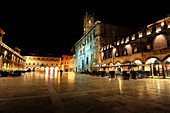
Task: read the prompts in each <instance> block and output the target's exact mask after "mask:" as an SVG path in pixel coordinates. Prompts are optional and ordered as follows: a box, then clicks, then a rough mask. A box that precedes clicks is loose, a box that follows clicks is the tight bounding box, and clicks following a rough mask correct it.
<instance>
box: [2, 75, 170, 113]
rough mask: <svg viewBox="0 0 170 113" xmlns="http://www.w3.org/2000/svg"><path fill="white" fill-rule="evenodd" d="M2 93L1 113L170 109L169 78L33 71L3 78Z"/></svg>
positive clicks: (112, 112) (130, 111)
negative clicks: (116, 76)
mask: <svg viewBox="0 0 170 113" xmlns="http://www.w3.org/2000/svg"><path fill="white" fill-rule="evenodd" d="M0 92H1V93H0V113H23V112H26V113H34V112H35V113H39V112H42V113H47V112H48V113H62V112H64V113H106V112H107V113H114V112H116V113H119V112H120V113H122V112H123V113H126V112H129V113H132V112H139V113H140V112H141V113H143V112H148V113H150V112H158V113H162V112H170V82H169V79H138V80H122V79H121V78H118V79H111V78H108V77H103V78H102V77H95V76H89V75H85V74H75V73H72V72H68V73H63V75H62V76H61V75H60V73H57V72H54V73H53V72H46V73H41V72H31V73H25V74H22V76H21V77H15V78H0Z"/></svg>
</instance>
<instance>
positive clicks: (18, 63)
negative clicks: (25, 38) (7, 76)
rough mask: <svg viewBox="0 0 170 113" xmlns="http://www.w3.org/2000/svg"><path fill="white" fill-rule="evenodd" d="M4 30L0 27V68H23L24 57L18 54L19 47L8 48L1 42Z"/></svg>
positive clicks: (6, 69)
mask: <svg viewBox="0 0 170 113" xmlns="http://www.w3.org/2000/svg"><path fill="white" fill-rule="evenodd" d="M4 34H5V32H4V31H3V30H2V29H0V70H5V71H15V70H23V69H24V66H25V59H24V58H23V57H22V56H21V55H20V51H21V50H20V49H19V48H17V47H15V49H12V48H10V47H9V46H8V45H6V44H5V43H3V42H2V38H3V35H4Z"/></svg>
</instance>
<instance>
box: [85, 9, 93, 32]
mask: <svg viewBox="0 0 170 113" xmlns="http://www.w3.org/2000/svg"><path fill="white" fill-rule="evenodd" d="M93 24H94V13H92V15H89V14H88V12H86V15H85V16H84V31H83V34H86V33H87V32H88V30H89V28H90V27H91V26H92V25H93Z"/></svg>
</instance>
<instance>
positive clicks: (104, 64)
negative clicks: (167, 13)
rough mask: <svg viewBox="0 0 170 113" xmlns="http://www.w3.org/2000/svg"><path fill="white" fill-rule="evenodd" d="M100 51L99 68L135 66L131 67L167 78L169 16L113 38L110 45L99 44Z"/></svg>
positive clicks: (169, 49)
mask: <svg viewBox="0 0 170 113" xmlns="http://www.w3.org/2000/svg"><path fill="white" fill-rule="evenodd" d="M100 51H101V55H102V57H101V64H98V68H100V70H105V71H107V72H108V71H116V72H117V71H118V70H121V71H127V70H129V66H125V65H138V66H135V67H133V70H136V71H138V70H144V71H151V72H152V76H167V77H170V17H167V18H165V19H162V20H160V21H157V22H155V23H153V24H150V25H148V26H147V27H146V28H143V29H141V30H140V31H138V32H136V33H135V34H131V35H129V36H127V37H123V38H121V39H118V40H115V41H114V45H113V46H109V44H108V45H106V46H101V48H100ZM123 65H124V66H123Z"/></svg>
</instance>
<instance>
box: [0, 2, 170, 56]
mask: <svg viewBox="0 0 170 113" xmlns="http://www.w3.org/2000/svg"><path fill="white" fill-rule="evenodd" d="M141 2H143V1H141ZM139 4H140V1H138V3H133V2H132V3H129V2H128V3H112V1H111V2H110V3H109V2H107V3H99V1H98V3H97V2H96V3H95V4H93V3H91V2H88V1H86V2H84V3H83V1H81V3H77V2H75V3H74V2H70V3H69V2H67V1H63V2H57V3H56V1H54V2H49V1H44V2H35V1H32V2H31V1H29V2H28V1H27V2H25V1H24V2H8V3H1V7H0V11H1V15H0V28H2V29H3V30H4V31H5V32H6V35H4V37H3V42H4V43H6V44H7V45H9V46H10V47H11V48H14V47H15V46H17V47H19V48H21V54H22V55H26V54H27V53H34V52H38V53H52V54H54V55H55V56H61V55H62V54H72V53H71V52H70V51H71V47H72V46H73V45H74V44H75V43H76V42H77V41H78V40H79V39H80V38H81V37H82V36H83V15H84V14H85V12H86V11H88V12H89V13H94V16H95V20H100V21H102V22H104V23H110V24H115V25H120V26H124V27H129V28H133V29H140V28H142V27H145V26H146V25H148V24H150V23H153V22H155V21H157V20H160V19H162V18H165V17H167V14H170V10H169V8H168V4H167V6H166V3H156V4H154V3H151V4H146V3H142V4H140V5H139Z"/></svg>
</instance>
